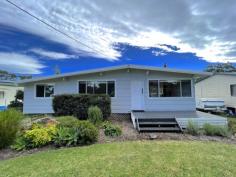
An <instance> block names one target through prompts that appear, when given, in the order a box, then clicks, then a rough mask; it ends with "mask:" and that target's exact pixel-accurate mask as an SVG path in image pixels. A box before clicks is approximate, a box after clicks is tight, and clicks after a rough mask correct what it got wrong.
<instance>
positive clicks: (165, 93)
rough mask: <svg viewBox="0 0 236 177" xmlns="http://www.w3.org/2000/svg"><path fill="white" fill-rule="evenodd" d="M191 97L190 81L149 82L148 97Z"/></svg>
mask: <svg viewBox="0 0 236 177" xmlns="http://www.w3.org/2000/svg"><path fill="white" fill-rule="evenodd" d="M191 96H192V90H191V80H174V81H171V80H149V97H191Z"/></svg>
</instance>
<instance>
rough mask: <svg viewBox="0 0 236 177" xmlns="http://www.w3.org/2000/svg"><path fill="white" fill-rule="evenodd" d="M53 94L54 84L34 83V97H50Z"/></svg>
mask: <svg viewBox="0 0 236 177" xmlns="http://www.w3.org/2000/svg"><path fill="white" fill-rule="evenodd" d="M53 95H54V85H49V84H38V85H36V97H37V98H44V97H52V96H53Z"/></svg>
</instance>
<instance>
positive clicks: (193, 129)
mask: <svg viewBox="0 0 236 177" xmlns="http://www.w3.org/2000/svg"><path fill="white" fill-rule="evenodd" d="M186 132H187V133H189V134H191V135H194V136H195V135H199V134H200V129H199V126H198V124H196V123H194V122H193V121H188V125H187V127H186Z"/></svg>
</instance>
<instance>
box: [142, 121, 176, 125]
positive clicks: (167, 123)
mask: <svg viewBox="0 0 236 177" xmlns="http://www.w3.org/2000/svg"><path fill="white" fill-rule="evenodd" d="M139 124H140V125H178V124H177V122H150V121H148V122H139Z"/></svg>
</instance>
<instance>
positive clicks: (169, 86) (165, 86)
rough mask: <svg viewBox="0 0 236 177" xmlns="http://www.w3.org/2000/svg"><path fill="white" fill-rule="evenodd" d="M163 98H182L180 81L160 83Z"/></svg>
mask: <svg viewBox="0 0 236 177" xmlns="http://www.w3.org/2000/svg"><path fill="white" fill-rule="evenodd" d="M160 96H161V97H180V82H179V81H161V82H160Z"/></svg>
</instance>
